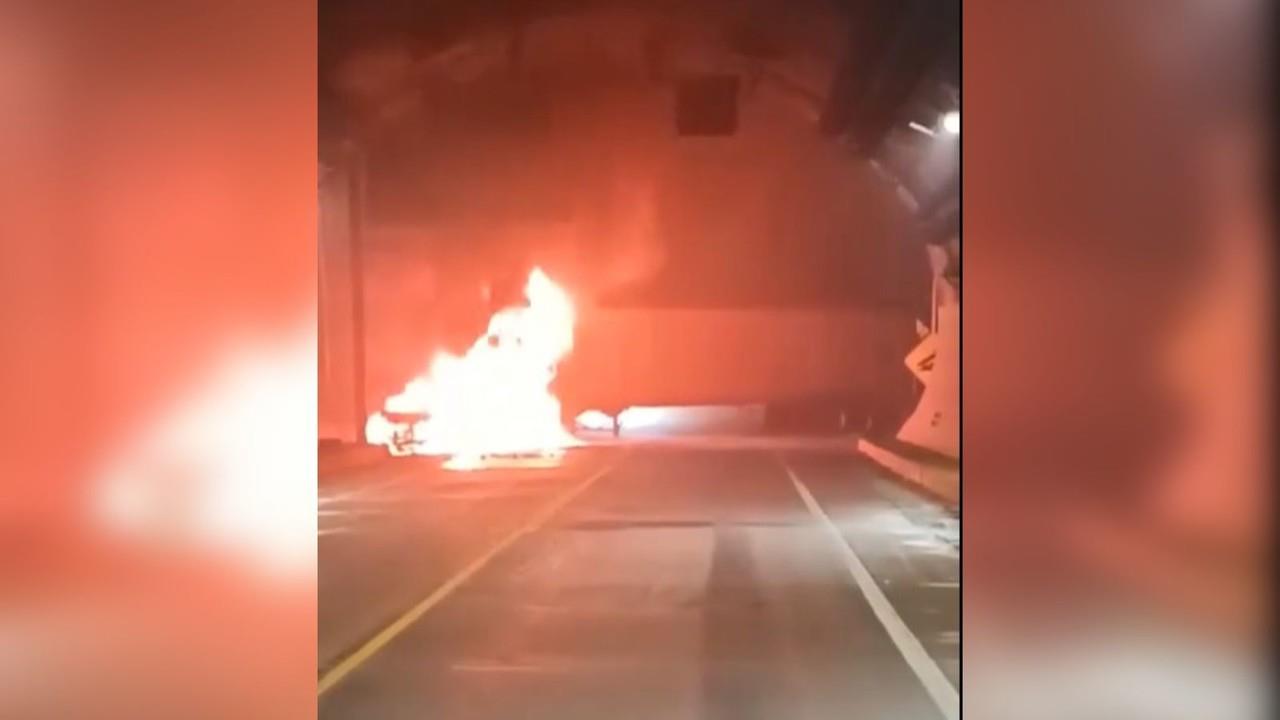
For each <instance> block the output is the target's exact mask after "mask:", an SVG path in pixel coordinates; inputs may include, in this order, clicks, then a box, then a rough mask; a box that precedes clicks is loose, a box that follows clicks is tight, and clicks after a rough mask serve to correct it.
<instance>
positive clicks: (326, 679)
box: [316, 465, 614, 696]
mask: <svg viewBox="0 0 1280 720" xmlns="http://www.w3.org/2000/svg"><path fill="white" fill-rule="evenodd" d="M613 468H614V466H613V465H610V466H607V467H605V468H604V469H602V470H600V471H598V472H596V473H594V474H593V475H591V476H590V477H588V478H587V479H586V480H583V481H582V482H580V483H578V484H577V485H575V486H574V487H573V489H571V490H569V491H568V492H566V493H565V494H564V495H561V496H560V497H559V498H557V499H556V500H555V502H553V503H551V504H550V505H548V506H547V507H545V508H543V509H542V510H541V511H540V512H539V513H538V514H537V515H534V516H533V517H532V518H531V519H530V520H529V522H527V523H525V524H524V525H521V526H520V527H519V528H517V529H516V530H515V531H514V532H512V533H511V534H510V535H508V536H506V537H505V538H503V539H502V542H500V543H498V544H497V545H494V546H493V547H492V548H490V549H489V550H488V552H486V553H485V554H483V555H481V556H480V557H478V558H476V559H475V560H472V561H471V563H470V564H468V565H467V566H466V567H464V568H463V569H462V570H461V571H459V572H458V573H457V574H456V575H454V576H453V577H451V578H449V579H448V580H446V581H445V582H444V584H443V585H441V586H440V587H438V588H436V589H435V591H434V592H432V593H431V594H430V595H428V596H427V597H425V598H423V599H422V601H421V602H419V603H418V604H417V605H414V606H413V607H412V608H409V610H408V611H407V612H405V613H404V614H403V615H401V616H400V617H398V618H396V620H395V621H394V622H392V623H391V624H390V625H388V626H386V627H385V628H383V629H382V630H381V631H380V632H379V633H378V634H377V635H374V636H373V637H372V638H370V639H369V641H368V642H366V643H365V644H364V645H361V646H360V648H359V649H357V650H356V651H355V652H353V653H351V654H350V655H348V656H347V657H345V658H343V659H342V662H340V663H338V664H337V665H334V666H333V667H332V668H330V669H329V670H328V671H327V672H325V673H324V674H323V675H321V676H320V683H319V688H318V690H317V692H316V694H317V696H319V695H323V694H325V692H327V691H328V690H330V689H332V688H333V686H334V685H337V684H338V683H339V682H342V679H343V678H345V677H346V676H348V675H350V674H351V673H352V672H353V671H354V670H355V669H356V668H358V667H360V666H361V665H363V664H364V663H365V661H367V660H368V659H369V658H371V657H373V656H374V654H376V653H377V652H378V651H379V650H381V649H382V648H383V647H385V646H386V645H387V643H389V642H391V641H392V640H394V639H395V638H396V636H398V635H399V634H400V633H402V632H404V631H405V630H407V629H408V628H409V626H410V625H413V623H414V622H416V621H417V620H418V619H419V618H421V617H422V616H423V615H425V614H426V613H427V612H428V611H429V610H431V608H433V607H435V606H436V605H439V604H440V603H441V602H442V601H443V600H444V599H445V598H447V597H449V595H450V594H451V593H452V592H453V591H454V590H457V589H458V588H459V587H460V586H461V585H462V584H463V583H465V582H466V581H467V580H470V579H471V577H472V576H473V575H475V574H476V573H478V572H480V571H481V570H482V569H484V566H485V565H487V564H489V561H490V560H492V559H493V558H494V557H496V556H497V555H498V553H500V552H502V551H503V550H506V549H507V548H508V547H509V546H510V545H511V544H512V543H514V542H515V541H516V540H519V539H520V538H521V537H522V536H524V535H526V534H528V533H531V532H533V531H535V530H537V529H538V528H540V527H542V525H543V524H545V523H546V522H547V521H548V520H550V519H551V517H552V516H553V515H555V514H556V512H558V511H559V510H560V508H563V507H564V506H565V505H567V504H568V503H569V501H571V500H573V499H574V498H575V497H577V496H578V495H581V494H582V492H583V491H585V490H586V489H587V488H589V487H591V485H592V484H593V483H594V482H595V481H596V480H599V479H600V478H602V477H604V476H605V475H606V474H607V473H608V472H609V471H611V470H612V469H613Z"/></svg>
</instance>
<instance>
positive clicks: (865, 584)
mask: <svg viewBox="0 0 1280 720" xmlns="http://www.w3.org/2000/svg"><path fill="white" fill-rule="evenodd" d="M778 462H779V463H781V464H782V469H783V470H785V471H786V473H787V477H789V478H791V484H792V485H794V486H795V489H796V492H797V493H799V494H800V499H801V500H803V501H804V504H805V507H807V508H809V512H810V513H811V514H813V516H814V517H816V518H817V519H818V520H819V521H820V522H821V523H822V525H823V527H825V528H826V530H827V532H829V533H830V534H831V537H832V539H833V540H835V543H836V547H837V548H839V550H840V554H841V556H842V557H843V558H844V564H845V567H847V568H848V569H849V574H850V575H852V576H853V581H854V582H855V583H857V584H858V588H859V589H860V590H862V594H863V596H864V597H866V599H867V604H869V605H870V606H871V611H872V612H874V613H875V615H876V619H878V620H879V621H880V624H881V625H883V626H884V629H885V631H886V632H888V633H889V639H891V640H893V644H894V645H896V646H897V647H898V652H900V653H902V658H903V659H904V660H906V661H907V665H908V666H910V668H911V670H912V672H914V673H915V674H916V677H917V678H919V679H920V683H921V684H922V685H924V689H925V691H926V692H927V693H929V697H930V698H932V699H933V702H934V704H935V705H937V706H938V710H940V711H941V712H942V714H943V716H944V717H946V718H947V720H958V719H959V717H960V693H959V692H957V691H956V689H955V687H954V686H953V685H952V684H951V682H950V681H948V680H947V676H946V675H944V674H943V673H942V670H941V669H940V668H939V667H938V664H937V663H936V662H934V660H933V658H932V657H929V653H928V652H926V651H925V649H924V645H922V644H920V640H919V638H917V637H916V636H915V634H914V633H912V632H911V629H910V628H908V627H907V624H906V623H905V622H903V621H902V616H900V615H898V611H897V610H894V608H893V605H892V604H890V603H889V599H888V598H886V597H885V596H884V593H883V592H882V591H881V590H880V586H879V585H877V584H876V581H875V579H874V578H873V577H872V576H871V573H870V572H869V571H868V570H867V567H866V566H865V565H863V564H862V560H861V559H860V558H859V557H858V554H857V553H855V552H854V551H853V548H851V547H849V544H848V543H847V542H845V541H844V536H843V535H841V534H840V529H839V528H837V527H836V524H835V523H834V522H832V521H831V517H830V516H828V515H827V513H826V511H824V510H823V509H822V506H821V505H819V504H818V501H817V500H815V499H814V498H813V494H812V493H810V492H809V488H808V487H807V486H805V484H804V483H803V482H801V481H800V478H799V477H798V476H797V475H796V474H795V472H794V471H792V469H791V467H790V466H789V465H787V461H786V460H784V459H782V457H781V456H778Z"/></svg>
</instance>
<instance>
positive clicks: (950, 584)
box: [920, 580, 960, 590]
mask: <svg viewBox="0 0 1280 720" xmlns="http://www.w3.org/2000/svg"><path fill="white" fill-rule="evenodd" d="M920 587H927V588H945V589H947V590H958V589H959V588H960V583H958V582H956V581H954V580H940V581H938V582H926V583H920Z"/></svg>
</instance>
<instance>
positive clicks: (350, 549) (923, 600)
mask: <svg viewBox="0 0 1280 720" xmlns="http://www.w3.org/2000/svg"><path fill="white" fill-rule="evenodd" d="M806 494H807V495H808V496H809V497H807V498H806V497H805V496H806ZM319 528H320V529H319V532H320V538H319V552H320V621H319V623H320V627H319V651H320V668H319V676H320V679H321V680H320V681H321V687H322V694H321V696H320V715H321V716H322V717H325V718H359V719H361V720H365V719H369V720H373V719H377V718H415V719H419V718H433V719H434V718H504V719H506V718H523V719H528V720H540V719H543V718H545V719H547V720H553V719H554V720H576V719H578V718H601V719H605V718H607V719H609V720H615V719H621V718H672V719H677V718H725V719H726V720H727V719H733V720H749V719H751V718H780V719H786V720H792V719H796V720H798V719H801V718H892V719H894V720H911V719H914V718H938V717H948V716H949V715H950V716H954V714H955V712H956V709H957V705H958V701H957V700H956V697H955V688H956V687H958V686H959V683H958V674H959V587H958V579H959V522H958V520H957V519H956V517H955V516H954V515H953V514H951V513H948V512H947V511H946V510H945V509H943V508H940V507H938V506H937V505H936V504H934V503H932V502H930V501H929V500H927V499H924V498H922V497H920V496H917V495H915V494H914V493H912V492H909V491H907V490H906V489H905V488H903V487H902V486H900V485H898V484H897V483H895V482H894V481H892V480H890V479H888V478H887V477H886V476H885V475H884V474H883V473H882V472H881V471H879V470H878V469H877V468H875V466H873V465H871V464H869V463H867V462H866V461H864V460H861V459H859V458H857V457H856V456H852V455H850V454H847V453H830V452H820V451H816V450H802V449H792V450H781V451H779V450H776V449H761V448H751V447H743V448H732V449H726V448H724V447H720V448H717V449H696V448H689V447H685V448H673V447H662V446H634V447H629V448H584V449H578V450H574V451H572V452H571V453H570V454H569V456H568V457H566V458H565V460H564V463H563V465H562V466H561V467H557V468H544V469H502V470H486V471H481V472H470V473H455V472H448V471H444V470H441V469H440V468H439V464H438V462H435V461H433V460H430V459H426V458H387V459H385V460H381V461H377V462H375V463H373V464H371V465H367V466H364V467H360V468H354V469H348V470H346V471H343V472H340V473H331V474H329V475H328V476H326V477H322V481H321V488H320V517H319ZM868 585H871V586H872V587H869V588H868V587H867V586H868ZM877 596H878V597H877ZM886 608H887V609H886Z"/></svg>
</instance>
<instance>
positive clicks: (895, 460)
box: [858, 438, 960, 505]
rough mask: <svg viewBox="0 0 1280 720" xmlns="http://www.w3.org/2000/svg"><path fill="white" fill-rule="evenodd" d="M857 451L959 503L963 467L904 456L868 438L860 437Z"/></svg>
mask: <svg viewBox="0 0 1280 720" xmlns="http://www.w3.org/2000/svg"><path fill="white" fill-rule="evenodd" d="M858 452H860V453H862V454H863V455H865V456H866V457H867V458H869V459H870V460H871V461H872V462H874V463H875V464H877V465H879V466H881V467H883V468H884V469H886V470H888V471H889V472H891V473H893V474H894V475H896V476H898V477H900V478H902V479H903V480H905V481H907V482H909V483H911V484H913V485H916V486H918V487H920V488H923V489H924V490H925V491H927V492H929V493H930V494H932V495H935V496H937V497H939V498H942V499H943V500H945V501H947V502H949V503H951V504H953V505H959V504H960V468H959V466H958V465H957V466H954V467H952V466H948V465H943V464H941V463H936V462H928V461H922V460H918V459H912V458H909V457H905V456H904V455H901V454H899V453H896V452H894V451H892V450H888V449H886V448H883V447H881V446H879V445H877V444H875V443H873V442H871V441H869V440H867V439H866V438H858Z"/></svg>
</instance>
